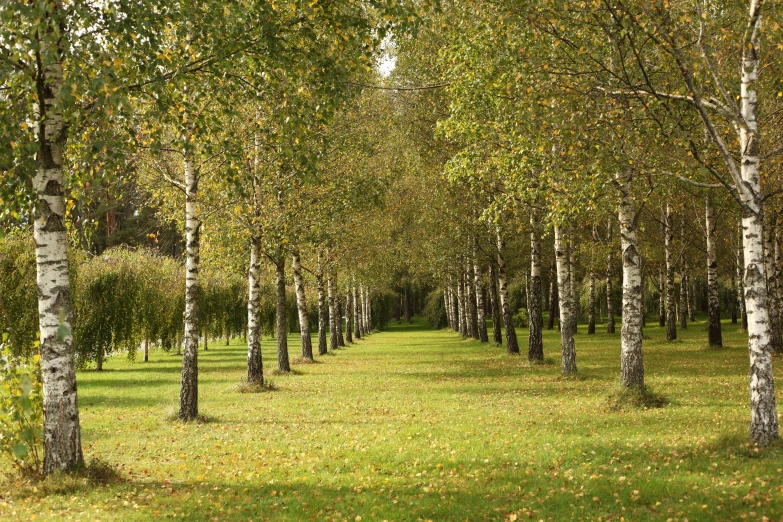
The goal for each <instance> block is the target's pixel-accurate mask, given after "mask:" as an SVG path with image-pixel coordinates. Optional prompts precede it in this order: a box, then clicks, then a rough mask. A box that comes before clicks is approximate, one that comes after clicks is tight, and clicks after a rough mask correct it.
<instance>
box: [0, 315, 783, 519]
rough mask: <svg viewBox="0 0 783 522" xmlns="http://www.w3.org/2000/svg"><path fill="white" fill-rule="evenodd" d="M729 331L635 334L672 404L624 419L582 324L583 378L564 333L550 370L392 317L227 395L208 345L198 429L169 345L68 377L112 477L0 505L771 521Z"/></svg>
mask: <svg viewBox="0 0 783 522" xmlns="http://www.w3.org/2000/svg"><path fill="white" fill-rule="evenodd" d="M724 326H725V333H724V335H725V339H726V344H727V348H725V349H723V350H707V349H705V348H704V347H703V344H704V339H705V338H706V335H705V332H704V326H703V323H697V324H696V325H691V328H690V329H689V330H688V331H687V332H686V333H685V340H684V341H678V342H675V343H667V342H665V341H664V340H663V336H664V332H663V330H662V329H660V328H657V327H650V328H648V329H646V330H645V334H646V335H649V336H650V337H651V338H650V339H649V340H647V341H645V364H646V367H647V372H648V383H649V385H650V386H651V387H652V388H653V389H654V390H655V391H657V392H659V393H662V394H663V395H665V396H666V397H668V398H669V399H670V400H671V401H672V404H671V405H669V406H667V407H666V408H663V409H658V410H640V411H630V412H621V413H610V412H608V411H607V410H606V408H605V403H606V398H607V396H608V395H609V394H610V393H611V392H612V391H613V390H615V383H616V379H617V374H618V371H619V370H618V365H619V337H618V336H617V335H614V336H608V335H602V334H598V335H596V336H590V337H588V336H587V335H585V334H584V333H581V334H579V336H578V337H577V364H578V365H579V371H580V377H579V378H578V379H567V380H564V379H561V378H560V377H559V369H560V365H559V357H558V344H557V337H556V336H557V332H546V337H545V353H546V356H547V357H548V358H549V359H550V364H546V365H540V366H530V365H528V364H527V363H526V361H525V358H524V357H523V358H512V357H508V356H506V355H505V354H504V351H503V349H502V348H498V347H494V346H486V345H485V346H481V345H479V344H478V343H475V342H473V341H463V340H462V339H460V338H459V337H458V336H457V335H455V334H453V333H451V332H448V331H433V330H430V329H428V328H426V327H425V325H423V324H421V323H416V324H414V325H411V326H408V325H392V326H391V328H390V329H389V331H387V332H383V333H377V334H374V335H373V336H371V337H369V338H368V339H364V340H362V341H360V342H359V343H358V344H356V345H353V346H350V347H348V348H347V349H344V350H339V351H337V352H335V354H333V355H329V356H325V357H321V358H319V362H318V364H312V365H297V366H295V367H294V368H295V374H294V375H290V376H273V377H272V379H273V380H274V382H275V384H276V385H277V387H278V390H277V391H274V392H270V393H262V394H240V393H238V392H237V387H238V384H239V382H240V380H241V378H242V376H243V375H244V371H245V369H244V364H245V358H246V348H245V347H244V346H240V345H239V344H232V345H231V346H229V347H225V346H218V345H216V344H213V345H212V347H211V348H210V350H209V351H208V352H203V351H202V352H200V354H199V357H200V361H199V364H200V367H201V368H200V396H201V404H200V410H201V411H202V413H203V414H205V415H206V416H207V417H208V418H209V420H210V421H209V422H207V423H204V424H179V423H174V422H171V421H168V420H166V417H167V415H169V414H170V413H171V412H173V411H175V402H176V399H177V394H178V383H179V363H178V358H177V357H176V356H173V355H167V354H164V353H160V352H155V353H153V357H152V361H151V362H150V363H146V364H145V363H140V362H139V363H128V362H127V361H125V360H123V359H120V358H114V359H111V360H110V361H109V362H108V363H107V365H106V367H107V371H105V372H103V373H97V372H94V371H84V372H80V374H79V386H80V389H79V392H80V406H81V411H82V423H83V438H84V444H85V453H86V455H87V456H88V458H89V457H92V456H96V457H99V458H101V459H103V460H105V461H107V462H109V463H111V464H112V465H114V466H116V467H117V468H119V469H120V470H121V472H122V474H123V476H124V477H125V480H124V481H122V482H119V483H117V484H112V485H108V486H101V487H87V486H84V485H82V484H80V483H79V482H78V481H77V482H76V483H72V484H70V485H69V486H68V487H66V486H57V485H55V484H47V485H45V486H41V489H42V491H37V492H33V490H32V487H33V486H32V485H30V486H24V485H20V484H19V483H16V484H12V485H11V486H9V491H6V492H5V493H3V495H2V499H0V517H2V518H5V519H13V520H29V519H31V518H33V517H37V518H38V519H47V518H68V517H70V518H72V519H74V520H96V519H98V520H146V519H154V518H174V517H176V518H177V519H179V518H185V519H188V520H202V519H203V520H248V519H252V520H348V521H357V520H364V521H368V520H469V521H473V520H527V519H533V520H540V519H544V520H599V519H601V520H610V519H614V520H620V519H621V517H624V518H625V519H626V520H663V521H665V520H668V519H672V520H685V519H686V518H687V519H688V520H690V521H693V520H738V519H747V520H764V517H767V519H770V520H774V521H777V520H780V519H781V517H782V516H783V469H781V468H783V451H781V449H780V448H775V449H772V450H767V451H763V452H760V453H759V452H755V451H754V450H753V449H752V448H748V447H747V446H746V445H744V443H743V441H744V440H745V430H746V426H747V415H748V411H747V406H746V403H747V378H746V374H747V368H746V367H747V351H746V347H745V344H744V340H743V339H742V337H741V334H740V333H739V332H738V331H737V330H736V327H735V326H734V325H729V324H725V325H724ZM581 328H582V331H584V327H583V326H582V327H581ZM680 333H681V334H682V332H680ZM526 334H527V331H526V330H520V331H519V335H520V340H521V342H520V344H522V345H523V346H524V345H525V344H526V343H525V342H524V339H525V336H526ZM271 344H272V343H270V342H269V341H264V342H263V345H264V360H265V362H266V364H267V372H268V371H269V365H271V364H274V361H275V360H276V359H275V357H274V354H273V353H272V352H271V350H272V346H271ZM290 346H291V347H292V353H294V352H295V351H296V346H297V342H296V339H295V338H294V337H291V340H290ZM776 365H777V372H776V373H777V377H778V382H779V383H783V380H781V375H783V373H781V371H780V366H781V362H780V361H779V360H776ZM779 388H780V385H779ZM778 397H779V403H780V402H782V401H781V400H780V398H781V394H780V392H778ZM781 406H783V404H781ZM11 488H16V490H11ZM360 517H361V518H360Z"/></svg>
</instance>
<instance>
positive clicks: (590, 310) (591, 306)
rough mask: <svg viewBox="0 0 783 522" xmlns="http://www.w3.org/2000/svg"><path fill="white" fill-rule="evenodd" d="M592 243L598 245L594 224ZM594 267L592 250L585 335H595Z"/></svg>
mask: <svg viewBox="0 0 783 522" xmlns="http://www.w3.org/2000/svg"><path fill="white" fill-rule="evenodd" d="M593 243H594V244H598V231H597V230H596V227H595V223H593ZM594 265H595V257H594V256H593V253H592V250H591V251H590V273H589V278H590V290H589V294H588V296H587V334H588V335H593V334H595V271H594V270H593V266H594Z"/></svg>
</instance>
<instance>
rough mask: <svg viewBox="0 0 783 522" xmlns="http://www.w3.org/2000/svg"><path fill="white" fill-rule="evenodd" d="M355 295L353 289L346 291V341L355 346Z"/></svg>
mask: <svg viewBox="0 0 783 522" xmlns="http://www.w3.org/2000/svg"><path fill="white" fill-rule="evenodd" d="M352 325H353V295H352V294H351V287H350V286H346V289H345V341H346V342H348V343H351V344H353V328H351V326H352Z"/></svg>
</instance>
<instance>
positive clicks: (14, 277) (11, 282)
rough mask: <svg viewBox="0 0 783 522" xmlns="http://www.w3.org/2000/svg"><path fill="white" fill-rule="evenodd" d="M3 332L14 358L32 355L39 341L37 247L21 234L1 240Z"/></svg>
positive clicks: (0, 321) (0, 323)
mask: <svg viewBox="0 0 783 522" xmlns="http://www.w3.org/2000/svg"><path fill="white" fill-rule="evenodd" d="M28 235H29V234H28ZM0 329H2V331H3V332H5V333H7V334H8V338H7V343H8V344H9V345H10V347H11V348H12V349H13V353H14V355H17V356H21V355H30V354H32V352H33V351H34V348H35V343H36V339H37V338H38V290H37V288H36V284H35V248H34V245H33V242H32V239H31V238H29V237H26V236H25V237H23V236H22V235H21V233H20V232H10V233H8V234H7V235H5V236H4V237H2V238H0Z"/></svg>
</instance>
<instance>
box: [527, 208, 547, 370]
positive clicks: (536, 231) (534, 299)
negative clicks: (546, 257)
mask: <svg viewBox="0 0 783 522" xmlns="http://www.w3.org/2000/svg"><path fill="white" fill-rule="evenodd" d="M528 300H529V302H530V303H529V305H528V318H529V323H530V327H529V328H530V329H529V331H528V339H527V358H528V360H529V361H543V360H544V341H543V332H542V329H543V327H544V315H543V313H542V312H541V224H540V222H539V218H538V213H537V212H535V211H532V212H531V213H530V296H529V299H528Z"/></svg>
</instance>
